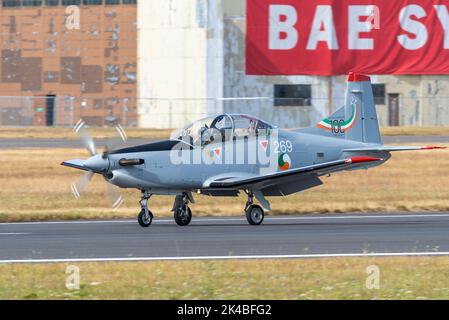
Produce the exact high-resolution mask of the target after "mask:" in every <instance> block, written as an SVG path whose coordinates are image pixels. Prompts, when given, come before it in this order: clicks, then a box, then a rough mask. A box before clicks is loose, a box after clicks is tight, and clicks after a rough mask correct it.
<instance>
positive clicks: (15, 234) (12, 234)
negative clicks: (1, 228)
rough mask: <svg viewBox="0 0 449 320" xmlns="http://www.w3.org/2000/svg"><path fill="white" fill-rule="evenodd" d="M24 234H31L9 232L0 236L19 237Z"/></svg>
mask: <svg viewBox="0 0 449 320" xmlns="http://www.w3.org/2000/svg"><path fill="white" fill-rule="evenodd" d="M25 234H31V233H24V232H9V233H0V236H21V235H25Z"/></svg>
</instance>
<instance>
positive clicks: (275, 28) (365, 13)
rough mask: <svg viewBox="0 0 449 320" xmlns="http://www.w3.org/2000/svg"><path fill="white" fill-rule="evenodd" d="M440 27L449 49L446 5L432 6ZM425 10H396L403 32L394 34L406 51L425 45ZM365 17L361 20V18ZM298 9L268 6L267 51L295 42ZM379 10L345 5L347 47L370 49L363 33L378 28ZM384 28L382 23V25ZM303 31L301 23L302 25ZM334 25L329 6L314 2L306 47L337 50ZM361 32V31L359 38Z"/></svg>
mask: <svg viewBox="0 0 449 320" xmlns="http://www.w3.org/2000/svg"><path fill="white" fill-rule="evenodd" d="M433 8H434V9H435V12H436V15H435V16H436V17H437V18H438V20H439V22H440V24H441V27H442V29H443V31H444V46H443V48H444V49H449V12H448V9H447V6H446V5H434V6H433ZM427 14H428V13H426V11H425V10H424V8H423V7H422V6H420V5H416V4H411V5H407V6H405V7H403V8H402V9H401V10H400V12H399V17H398V19H399V25H400V27H401V28H402V30H404V31H406V32H407V33H404V34H400V35H398V36H397V37H396V39H397V41H398V43H399V44H400V45H401V46H402V47H403V48H405V49H407V50H418V49H420V48H422V47H423V46H425V45H426V44H427V42H428V39H429V33H428V32H429V31H428V28H427V26H426V25H425V24H424V23H423V22H421V21H419V20H420V19H422V18H424V17H426V16H427ZM364 18H365V19H364ZM298 20H300V17H298V12H297V10H296V8H295V7H293V6H291V5H277V4H276V5H270V6H269V35H268V36H269V41H268V46H269V49H270V50H291V49H294V48H295V47H296V46H297V45H298V39H299V34H298V32H299V28H300V27H299V26H297V23H298ZM380 27H381V26H380V9H379V7H378V6H376V5H349V6H348V34H347V37H348V49H349V50H374V49H375V43H374V39H373V38H372V37H369V35H366V34H367V33H370V32H371V31H372V30H375V29H379V28H380ZM384 27H385V26H384ZM302 28H304V30H307V28H306V27H305V26H302ZM337 30H339V29H336V27H335V20H334V14H333V11H332V6H330V5H317V6H316V8H315V12H314V17H313V21H312V26H311V28H310V34H309V35H308V40H307V45H306V49H307V50H316V49H317V47H318V45H319V43H320V42H324V43H325V44H326V45H327V48H328V49H329V50H339V49H340V46H339V41H338V39H339V37H342V36H343V35H341V34H340V35H339V34H337ZM361 33H365V35H364V36H363V37H361Z"/></svg>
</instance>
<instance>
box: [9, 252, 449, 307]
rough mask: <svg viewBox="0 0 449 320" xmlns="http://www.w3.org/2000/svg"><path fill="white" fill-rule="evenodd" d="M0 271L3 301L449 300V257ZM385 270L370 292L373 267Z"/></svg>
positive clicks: (22, 267)
mask: <svg viewBox="0 0 449 320" xmlns="http://www.w3.org/2000/svg"><path fill="white" fill-rule="evenodd" d="M73 264H75V265H77V266H78V267H79V268H80V284H81V286H80V289H79V290H68V289H66V287H65V283H66V277H67V276H68V275H67V274H66V273H65V271H66V267H67V264H47V265H45V264H44V265H29V264H28V265H17V264H16V265H0V299H250V300H257V299H448V298H449V260H448V259H447V258H445V257H441V258H428V257H402V258H350V259H348V258H337V259H309V260H251V261H241V260H230V261H213V260H212V261H183V262H173V261H168V262H133V263H72V265H73ZM372 265H374V266H377V267H378V268H379V271H380V279H379V280H380V282H379V289H368V288H367V287H366V281H367V276H368V274H367V267H368V266H372Z"/></svg>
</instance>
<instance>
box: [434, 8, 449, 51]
mask: <svg viewBox="0 0 449 320" xmlns="http://www.w3.org/2000/svg"><path fill="white" fill-rule="evenodd" d="M433 7H434V8H435V10H436V12H437V15H438V20H440V22H441V26H442V27H443V30H444V49H449V13H448V12H447V8H446V6H444V5H434V6H433Z"/></svg>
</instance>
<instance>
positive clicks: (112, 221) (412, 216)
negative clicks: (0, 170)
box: [0, 213, 449, 226]
mask: <svg viewBox="0 0 449 320" xmlns="http://www.w3.org/2000/svg"><path fill="white" fill-rule="evenodd" d="M382 218H400V219H407V218H449V214H448V213H437V214H433V213H429V214H394V215H382V214H379V215H343V216H311V217H307V216H301V217H298V216H295V217H273V216H271V217H270V216H268V217H266V218H265V220H266V221H283V220H326V219H327V220H332V219H362V220H363V219H382ZM201 221H203V222H226V221H246V219H245V218H201V217H198V218H195V217H193V219H192V222H201ZM171 222H173V219H155V220H153V224H158V223H171ZM106 223H111V224H120V223H122V224H127V223H136V222H135V221H134V220H131V219H130V220H84V221H34V222H5V223H0V226H3V225H4V226H7V225H39V224H106Z"/></svg>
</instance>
